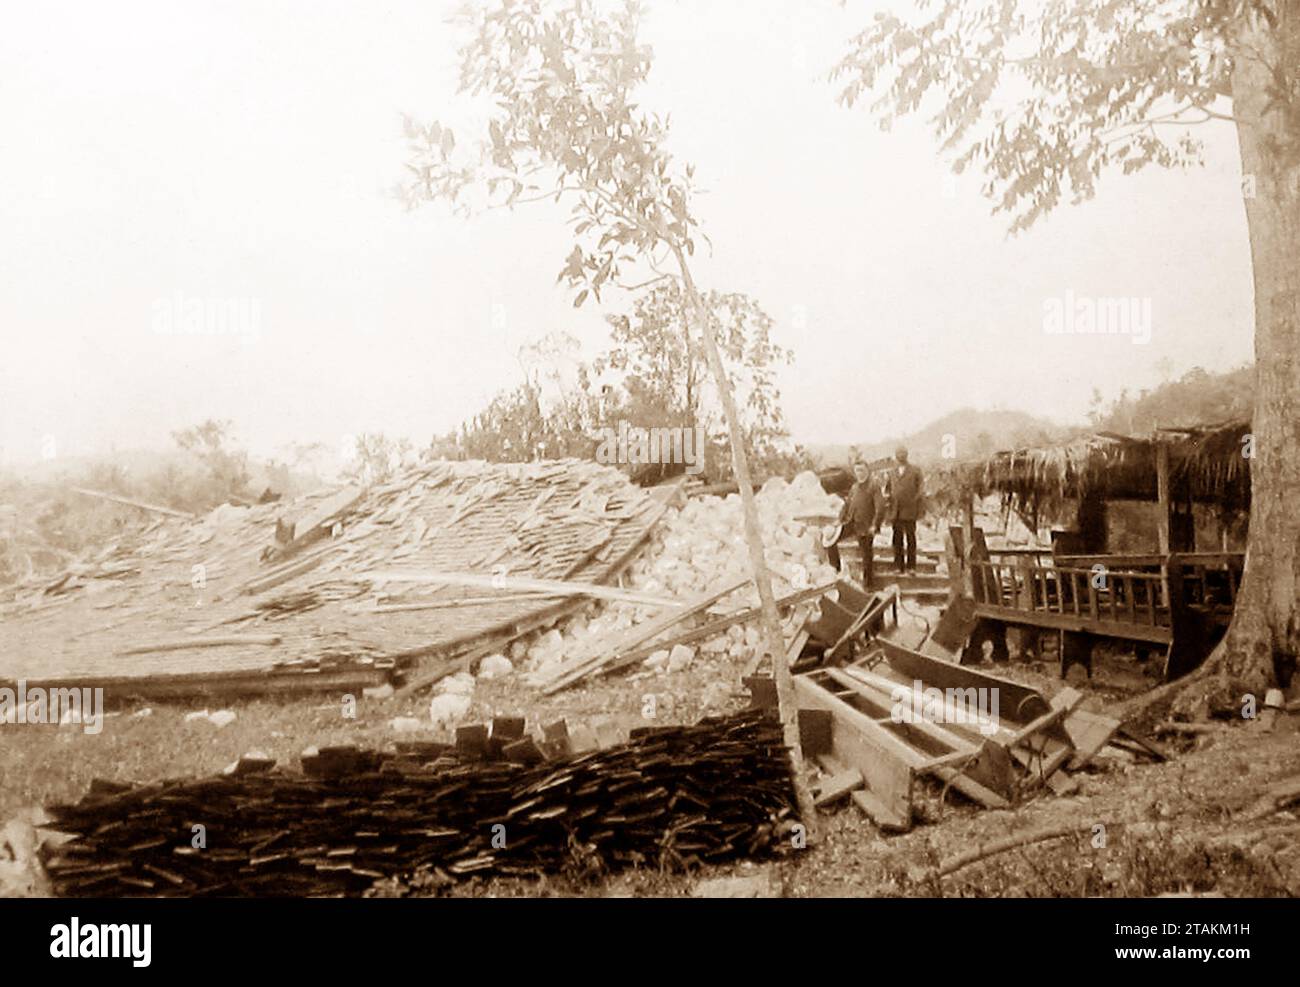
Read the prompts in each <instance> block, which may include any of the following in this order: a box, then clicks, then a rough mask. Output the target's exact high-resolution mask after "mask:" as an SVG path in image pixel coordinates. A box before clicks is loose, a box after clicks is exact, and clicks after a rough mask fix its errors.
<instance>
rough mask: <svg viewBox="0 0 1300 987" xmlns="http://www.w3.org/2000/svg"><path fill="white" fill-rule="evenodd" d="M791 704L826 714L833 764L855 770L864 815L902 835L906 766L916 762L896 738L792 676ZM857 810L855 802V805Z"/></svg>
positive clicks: (907, 795) (908, 794)
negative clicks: (862, 787)
mask: <svg viewBox="0 0 1300 987" xmlns="http://www.w3.org/2000/svg"><path fill="white" fill-rule="evenodd" d="M793 681H794V689H795V701H796V704H797V705H798V707H799V708H800V709H821V710H828V711H829V712H830V713H831V714H832V717H833V719H832V722H831V750H832V753H833V755H834V756H835V758H836V760H838V761H840V762H842V763H843V764H844V765H845V766H846V767H851V768H856V769H857V770H858V771H859V772H860V773H861V775H862V778H863V781H864V782H865V784H866V786H867V788H868V789H869V791H870V795H871V798H870V800H869V802H870V807H869V808H868V807H867V806H864V809H866V811H867V812H868V813H869V814H870V815H871V819H872V821H873V822H874V823H876V825H878V826H880V827H881V828H882V829H884V828H889V829H892V830H907V829H910V828H911V825H912V778H913V772H912V767H911V762H912V761H913V760H919V757H917V756H916V755H915V754H914V752H913V751H912V750H911V749H910V748H909V747H907V745H906V744H904V743H903V742H902V741H900V740H898V738H896V737H893V736H891V735H890V734H888V733H887V732H886V731H885V730H883V729H882V728H881V727H880V726H879V724H876V723H872V722H871V720H870V719H868V718H867V717H866V716H864V715H863V714H861V713H859V712H858V711H857V710H855V709H854V708H853V707H852V706H850V705H848V704H847V703H845V702H844V701H843V700H841V699H838V698H836V697H835V696H833V695H831V693H830V692H828V691H827V690H825V689H823V688H822V687H820V686H818V685H817V684H816V683H814V682H812V681H811V680H810V679H808V678H807V677H806V676H803V675H796V676H794V680H793ZM859 804H861V801H859Z"/></svg>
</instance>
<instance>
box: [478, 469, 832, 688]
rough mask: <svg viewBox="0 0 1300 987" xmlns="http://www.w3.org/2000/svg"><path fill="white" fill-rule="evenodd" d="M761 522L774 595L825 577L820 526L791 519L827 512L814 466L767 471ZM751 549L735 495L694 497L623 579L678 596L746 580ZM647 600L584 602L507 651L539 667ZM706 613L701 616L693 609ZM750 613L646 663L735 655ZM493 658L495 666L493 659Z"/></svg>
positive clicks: (587, 642) (669, 518) (521, 663)
mask: <svg viewBox="0 0 1300 987" xmlns="http://www.w3.org/2000/svg"><path fill="white" fill-rule="evenodd" d="M755 501H756V505H757V507H758V513H759V527H760V530H762V531H763V533H764V539H765V542H766V543H767V564H768V568H769V571H770V573H771V576H772V590H773V592H774V594H775V595H776V596H777V597H781V596H784V595H786V594H789V593H792V592H796V591H798V590H802V589H807V588H809V587H810V586H817V585H821V584H824V583H829V582H833V581H834V579H835V577H836V572H835V570H834V569H832V568H831V567H830V565H828V564H827V562H826V561H825V557H824V554H823V553H822V552H821V550H820V549H819V548H818V542H817V535H818V527H817V525H816V524H815V523H813V522H810V521H806V520H799V519H800V518H807V517H811V516H815V515H827V514H829V515H835V514H837V513H838V512H839V510H840V505H841V501H840V499H839V498H838V497H836V496H834V495H832V494H828V493H826V492H825V491H824V490H823V489H822V486H821V482H820V481H819V480H818V479H817V476H816V474H814V473H812V472H803V473H800V474H799V475H798V476H796V477H795V478H794V480H793V481H791V482H788V483H787V482H786V481H785V480H783V479H781V478H779V477H775V478H773V479H771V480H769V481H768V482H767V483H765V484H764V485H763V487H762V489H761V490H760V491H758V492H757V494H756V495H755ZM750 575H751V570H750V565H749V553H748V549H747V547H746V544H745V538H744V516H743V512H742V506H741V501H740V497H739V496H738V495H736V494H731V495H729V496H727V497H698V498H693V499H691V500H688V501H687V503H686V505H685V506H684V507H681V508H679V509H673V510H670V511H669V512H668V513H667V515H666V516H665V517H664V519H663V520H662V521H661V522H660V523H659V525H658V527H657V529H656V531H655V534H654V536H653V538H652V541H651V544H650V547H649V549H648V550H647V551H646V552H645V554H644V555H642V556H641V557H640V558H638V559H637V560H636V561H635V562H633V563H632V564H631V566H629V568H628V582H629V585H630V586H631V587H633V588H635V589H637V590H641V591H644V592H647V593H657V594H664V595H667V596H672V597H675V598H678V599H682V600H690V599H697V598H699V597H701V596H704V595H706V594H708V593H710V592H715V591H717V590H718V589H719V588H721V587H725V586H729V585H734V584H736V583H740V582H743V581H745V580H748V579H749V577H750ZM758 602H759V601H758V591H757V590H756V589H755V588H754V586H753V585H752V584H747V585H745V586H744V587H742V588H741V589H739V590H737V591H736V592H734V593H732V594H730V595H729V596H727V597H725V598H724V599H723V600H721V601H719V603H718V605H717V608H716V609H717V611H718V612H720V613H721V612H728V611H733V610H738V609H742V608H745V607H753V606H757V605H758ZM653 612H654V611H653V610H652V608H648V607H643V606H637V605H635V604H630V603H621V602H615V603H611V604H602V605H592V606H590V607H588V608H587V609H586V611H585V612H584V613H581V614H579V615H577V616H575V617H573V618H572V619H570V620H568V621H567V622H565V623H563V624H562V625H560V626H558V627H555V628H552V629H550V630H548V631H546V632H544V633H541V634H538V635H536V636H534V637H532V638H530V639H521V640H518V641H516V642H515V643H514V644H513V645H512V646H511V648H510V649H509V651H508V652H507V653H506V657H507V658H508V659H509V660H511V662H512V663H513V664H514V665H515V666H517V667H522V669H523V670H525V671H528V672H533V673H537V672H545V671H547V670H549V669H551V668H554V667H555V666H557V665H559V664H560V663H562V662H563V661H564V660H565V659H566V658H567V657H569V656H571V655H573V654H575V653H578V652H581V651H582V650H584V649H586V648H590V647H591V642H592V639H593V638H594V639H597V640H598V639H600V638H608V637H613V636H614V635H617V634H618V633H619V632H621V631H624V630H626V629H628V628H629V627H632V626H633V625H634V624H638V623H640V622H642V621H645V620H648V619H650V617H651V616H652V615H653ZM699 619H700V620H703V619H705V618H704V617H701V618H699ZM760 634H761V630H760V628H759V626H758V623H757V622H756V621H752V622H749V623H746V624H744V625H740V624H738V625H734V626H732V627H730V628H728V629H727V630H726V632H725V633H721V634H718V635H717V636H716V637H713V638H710V639H708V640H705V641H702V642H700V643H699V644H698V645H697V646H690V647H688V646H679V647H677V648H674V649H671V650H667V649H665V650H664V651H663V652H662V653H660V652H655V653H654V654H652V655H651V656H650V657H649V658H647V659H646V663H645V664H646V665H647V667H650V668H653V669H663V670H669V671H680V670H682V669H684V668H686V667H688V666H689V664H690V663H691V661H692V659H693V658H694V657H695V656H696V655H697V654H700V653H702V654H704V655H711V656H722V655H724V654H725V655H729V656H730V657H731V658H733V659H737V658H743V657H747V656H749V655H751V654H752V653H753V651H754V650H755V649H756V648H757V647H758V645H759V635H760ZM494 667H498V666H494Z"/></svg>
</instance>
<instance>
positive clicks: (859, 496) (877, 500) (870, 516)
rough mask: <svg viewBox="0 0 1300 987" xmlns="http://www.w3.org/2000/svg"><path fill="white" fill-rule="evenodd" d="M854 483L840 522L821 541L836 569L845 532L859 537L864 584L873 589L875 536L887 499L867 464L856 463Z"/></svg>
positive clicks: (832, 526) (841, 510)
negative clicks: (839, 543)
mask: <svg viewBox="0 0 1300 987" xmlns="http://www.w3.org/2000/svg"><path fill="white" fill-rule="evenodd" d="M853 477H854V480H855V482H854V484H853V487H852V488H851V489H850V490H849V495H848V497H847V498H845V501H844V506H843V507H842V508H841V509H840V521H839V524H836V525H831V526H830V527H829V528H828V529H827V530H826V531H824V532H823V533H822V544H823V545H824V546H826V558H827V561H828V562H830V564H831V565H833V566H834V567H835V568H836V569H838V568H840V549H839V545H838V544H836V543H837V542H838V541H839V540H840V537H841V536H842V535H844V534H852V535H854V536H855V537H856V538H857V539H858V548H859V549H861V550H862V587H863V588H864V589H871V584H872V582H873V576H874V571H873V570H874V566H873V562H874V559H873V554H874V552H873V549H872V545H871V543H872V539H873V538H875V536H876V528H877V527H879V524H880V519H881V517H882V515H883V514H884V510H885V501H884V498H883V497H882V496H881V494H880V488H879V487H877V486H876V484H875V482H874V481H873V480H872V479H871V471H870V470H869V469H867V464H866V463H863V462H860V461H859V462H856V463H854V464H853Z"/></svg>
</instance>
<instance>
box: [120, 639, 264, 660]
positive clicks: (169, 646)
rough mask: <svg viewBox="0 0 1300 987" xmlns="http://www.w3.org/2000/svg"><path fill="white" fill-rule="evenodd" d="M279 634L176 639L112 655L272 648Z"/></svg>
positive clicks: (127, 649) (142, 645) (141, 645)
mask: <svg viewBox="0 0 1300 987" xmlns="http://www.w3.org/2000/svg"><path fill="white" fill-rule="evenodd" d="M280 640H281V638H280V635H279V634H227V635H224V636H222V637H177V638H171V639H169V640H166V641H154V642H152V643H150V644H137V645H135V646H134V647H130V648H123V649H122V650H120V651H115V652H113V654H115V655H117V656H119V657H126V656H127V655H151V654H156V653H157V652H159V651H187V650H189V649H190V648H225V647H246V646H248V645H260V646H264V647H272V646H274V645H277V644H279V643H280Z"/></svg>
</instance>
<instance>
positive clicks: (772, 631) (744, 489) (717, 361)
mask: <svg viewBox="0 0 1300 987" xmlns="http://www.w3.org/2000/svg"><path fill="white" fill-rule="evenodd" d="M673 252H674V253H675V254H676V257H677V264H678V267H679V268H680V269H681V272H682V284H683V287H684V288H685V290H686V306H687V309H688V310H689V311H690V313H691V315H692V316H693V317H694V319H695V321H696V322H697V323H698V324H699V327H700V336H701V337H702V338H703V340H704V357H705V359H706V360H707V361H708V364H709V370H710V371H711V372H712V373H713V379H714V381H715V383H716V384H717V387H718V397H719V399H720V400H721V402H722V413H723V415H724V416H725V417H726V420H727V429H728V431H729V432H730V433H731V464H732V468H733V469H734V470H735V473H736V486H737V487H738V488H739V490H740V502H741V506H742V507H743V509H744V515H745V542H746V545H747V546H748V548H749V564H750V568H751V569H752V570H753V573H754V586H755V587H757V589H758V600H759V604H760V606H761V608H762V624H763V631H764V637H765V638H766V639H767V650H768V652H770V654H771V656H772V678H773V679H774V682H775V685H776V699H777V709H778V712H779V715H780V717H781V724H782V727H783V728H784V731H785V744H786V746H787V747H788V748H789V749H790V754H791V757H792V758H793V759H794V765H793V767H794V772H793V774H794V789H795V797H796V799H797V801H798V803H799V815H800V818H801V820H802V822H803V824H804V832H805V834H806V835H807V838H808V841H809V842H811V841H812V839H813V837H814V836H815V831H816V825H817V815H816V812H817V810H816V809H815V808H814V806H813V799H812V793H811V792H810V791H809V790H808V784H807V780H806V779H805V778H804V775H803V750H802V745H801V744H800V742H799V720H798V710H797V709H796V708H795V698H794V683H793V681H791V679H790V669H789V667H788V666H787V665H786V662H785V635H784V634H783V633H782V632H781V616H780V613H779V612H778V611H777V609H776V595H775V594H774V593H773V592H772V580H771V578H770V577H769V576H768V571H767V554H766V551H765V549H764V546H763V535H762V532H761V530H760V529H759V525H758V506H757V505H756V504H755V503H754V482H753V479H752V478H751V477H750V475H749V459H748V457H747V456H746V455H745V441H744V434H745V433H744V431H743V430H742V429H741V425H740V415H739V413H737V411H736V399H735V397H734V396H733V395H732V393H731V382H730V381H729V380H728V379H727V371H726V368H725V367H724V366H723V365H722V356H721V354H720V353H719V352H718V343H717V340H716V339H715V338H714V335H713V326H712V325H711V324H710V322H709V315H708V312H707V311H705V307H704V303H703V301H702V300H701V299H700V293H699V291H697V290H696V287H695V281H694V279H693V278H692V277H691V271H690V268H689V267H688V266H687V265H686V258H685V256H683V254H682V252H681V250H680V249H678V248H677V247H674V248H673Z"/></svg>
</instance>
